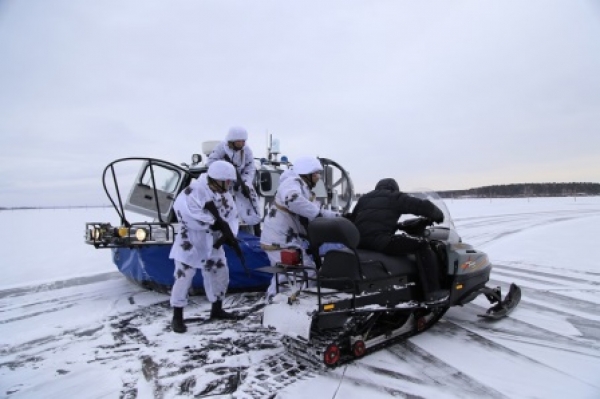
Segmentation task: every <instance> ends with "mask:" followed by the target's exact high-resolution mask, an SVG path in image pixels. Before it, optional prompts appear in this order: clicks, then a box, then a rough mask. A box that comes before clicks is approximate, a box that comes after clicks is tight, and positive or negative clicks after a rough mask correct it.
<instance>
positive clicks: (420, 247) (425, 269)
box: [382, 235, 440, 295]
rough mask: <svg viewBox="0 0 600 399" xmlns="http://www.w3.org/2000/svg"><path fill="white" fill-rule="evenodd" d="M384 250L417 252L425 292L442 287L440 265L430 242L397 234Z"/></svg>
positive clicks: (386, 251)
mask: <svg viewBox="0 0 600 399" xmlns="http://www.w3.org/2000/svg"><path fill="white" fill-rule="evenodd" d="M382 252H383V253H385V254H387V255H395V256H398V255H407V254H415V257H416V258H417V269H418V271H419V279H420V280H421V285H422V286H423V293H424V294H425V295H427V294H429V293H431V292H433V291H437V290H439V289H440V267H439V264H438V261H437V258H436V256H435V253H434V252H433V249H431V247H430V246H429V244H428V243H422V242H421V241H419V240H417V239H415V238H413V237H409V236H405V235H395V236H393V237H392V240H391V241H390V243H389V244H388V245H387V246H386V247H385V248H384V249H383V251H382Z"/></svg>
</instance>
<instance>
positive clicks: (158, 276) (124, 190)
mask: <svg viewBox="0 0 600 399" xmlns="http://www.w3.org/2000/svg"><path fill="white" fill-rule="evenodd" d="M218 143H219V142H218V141H207V142H204V143H203V144H202V153H203V154H204V156H206V157H207V156H208V155H209V154H210V152H211V151H212V149H213V148H214V147H215V145H217V144H218ZM280 153H281V152H280V150H279V141H278V140H276V139H273V138H272V137H270V138H269V144H268V147H267V157H266V158H256V159H255V164H256V165H257V172H256V176H255V180H254V188H255V189H256V192H257V194H258V195H259V197H260V204H261V207H262V209H261V210H260V211H261V213H262V214H263V215H264V211H265V209H267V207H268V206H269V204H270V202H271V201H273V199H274V195H275V192H276V190H277V187H278V186H279V176H280V175H281V173H282V172H283V171H284V170H286V169H287V168H288V167H290V166H291V163H290V162H289V161H288V159H287V157H285V156H280ZM319 159H320V161H321V163H322V164H323V167H324V174H323V179H322V182H320V184H319V185H318V186H317V187H316V188H315V193H316V195H317V198H318V199H319V201H321V202H322V203H323V204H324V205H325V206H328V207H334V208H336V209H339V210H341V211H343V212H345V211H347V210H348V209H349V208H350V206H351V204H352V201H353V199H354V188H353V185H352V181H351V180H350V176H349V174H348V172H347V171H346V170H345V169H344V168H343V167H342V166H340V165H339V164H338V163H337V162H335V161H333V160H331V159H328V158H319ZM207 169H208V168H207V166H206V164H205V163H204V162H203V157H202V155H201V154H194V155H192V162H191V164H187V163H182V164H181V165H176V164H173V163H171V162H168V161H165V160H162V159H155V158H147V157H128V158H121V159H117V160H114V161H112V162H111V163H109V164H108V165H107V166H106V167H105V168H104V171H103V174H102V185H103V188H104V191H105V193H106V195H107V197H108V199H109V201H110V203H111V204H112V206H113V208H114V209H115V211H116V214H117V216H118V218H119V221H118V222H117V223H110V222H88V223H86V225H85V242H86V244H89V245H92V246H94V247H95V248H99V249H102V248H107V249H110V250H111V251H112V260H113V262H114V263H115V265H116V266H117V268H118V270H119V271H120V272H121V273H122V274H123V275H125V277H126V278H128V279H129V280H131V281H132V282H134V283H136V284H138V285H141V286H143V287H145V288H148V289H151V290H154V291H158V292H164V293H168V292H169V291H170V289H171V287H172V285H173V282H174V277H173V271H174V268H175V264H174V262H173V260H172V259H169V252H170V250H171V246H172V245H173V240H174V237H175V234H177V229H178V223H177V219H176V217H175V214H174V212H173V203H174V201H175V198H176V197H177V194H179V193H180V192H181V191H182V190H184V189H185V188H186V187H187V186H188V185H189V184H190V182H191V181H192V179H195V178H197V177H198V176H200V175H201V174H202V173H205V172H206V170H207ZM136 170H137V174H136ZM125 195H126V197H125ZM247 227H250V226H240V231H239V233H238V235H237V237H236V238H237V245H235V246H234V247H232V246H231V245H224V249H225V255H226V257H227V262H228V266H229V272H230V283H229V290H230V292H245V291H260V290H265V289H266V287H267V286H268V285H269V282H270V278H271V276H270V275H269V274H265V273H260V272H256V269H257V268H259V267H263V266H265V265H269V259H268V257H267V255H266V253H265V252H264V251H263V250H262V249H261V248H260V242H259V238H258V237H257V236H256V235H255V233H254V231H253V230H252V229H248V228H247ZM240 255H241V256H240ZM190 293H191V294H192V295H200V294H203V293H204V285H203V280H202V273H196V275H195V277H194V280H193V282H192V288H191V291H190Z"/></svg>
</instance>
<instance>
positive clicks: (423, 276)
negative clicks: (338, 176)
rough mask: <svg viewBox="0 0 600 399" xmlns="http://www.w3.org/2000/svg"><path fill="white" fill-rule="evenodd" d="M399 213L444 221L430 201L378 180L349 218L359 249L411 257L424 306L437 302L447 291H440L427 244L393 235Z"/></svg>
mask: <svg viewBox="0 0 600 399" xmlns="http://www.w3.org/2000/svg"><path fill="white" fill-rule="evenodd" d="M403 214H413V215H417V216H423V217H426V218H429V219H431V220H433V221H434V222H436V223H441V222H443V221H444V213H443V212H442V211H441V210H440V209H439V208H438V207H437V206H435V205H434V204H433V203H432V202H431V201H429V200H423V199H420V198H416V197H412V196H410V195H408V194H405V193H403V192H401V191H400V187H399V186H398V183H396V180H394V179H391V178H387V179H382V180H380V181H379V182H378V183H377V185H376V186H375V190H373V191H370V192H369V193H367V194H365V195H363V196H361V197H360V198H359V200H358V202H357V204H356V206H355V207H354V210H353V211H352V214H351V215H350V219H351V220H352V221H353V222H354V224H355V225H356V227H357V228H358V231H359V232H360V243H359V248H364V249H370V250H373V251H378V252H383V253H385V254H388V255H405V254H411V253H412V254H415V256H416V257H417V264H418V269H419V278H420V280H421V284H422V286H423V292H424V294H425V303H428V304H433V303H437V302H441V301H443V300H444V299H445V298H446V297H447V296H448V291H447V290H441V289H440V279H439V265H438V262H437V259H436V256H435V253H434V252H433V250H432V249H431V247H430V246H429V242H428V241H427V240H425V239H422V238H417V237H412V236H410V235H406V234H395V233H396V231H397V230H398V220H399V219H400V217H401V216H402V215H403Z"/></svg>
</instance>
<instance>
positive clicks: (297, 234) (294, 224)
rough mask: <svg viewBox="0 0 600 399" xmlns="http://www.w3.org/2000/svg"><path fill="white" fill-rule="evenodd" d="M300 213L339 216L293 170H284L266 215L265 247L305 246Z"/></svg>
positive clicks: (263, 230)
mask: <svg viewBox="0 0 600 399" xmlns="http://www.w3.org/2000/svg"><path fill="white" fill-rule="evenodd" d="M300 216H302V217H305V218H307V219H308V221H311V220H313V219H315V218H317V217H337V216H340V214H339V213H338V212H334V211H330V210H326V209H323V208H322V206H321V204H320V203H319V202H318V201H317V200H316V199H315V198H314V193H313V192H312V191H311V189H310V188H309V187H308V184H306V182H305V181H304V180H302V178H301V177H300V176H298V174H296V173H295V172H294V171H293V170H286V171H285V172H283V173H282V174H281V178H280V184H279V188H278V189H277V193H276V194H275V201H274V202H273V203H272V204H271V206H270V207H269V209H268V210H267V214H266V215H265V219H264V223H263V228H262V234H261V237H260V243H261V244H262V245H263V247H264V248H267V249H277V248H306V242H307V241H306V229H305V227H304V226H303V225H302V223H301V222H300Z"/></svg>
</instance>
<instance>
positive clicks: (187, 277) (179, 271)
mask: <svg viewBox="0 0 600 399" xmlns="http://www.w3.org/2000/svg"><path fill="white" fill-rule="evenodd" d="M200 270H201V271H202V279H203V280H204V291H205V292H206V298H207V299H208V301H209V302H210V303H213V302H216V301H217V300H223V299H224V298H225V294H226V293H227V286H228V285H229V268H228V267H227V262H226V261H225V260H224V259H223V258H216V259H212V258H211V259H209V260H208V262H207V264H206V266H204V267H202V268H201V269H200ZM196 271H197V269H196V268H194V267H192V266H189V265H186V264H185V263H181V262H179V261H175V274H174V275H175V283H174V284H173V288H172V289H171V306H172V307H174V308H184V307H186V306H187V304H188V295H189V291H190V287H191V286H192V280H193V278H194V276H195V275H196Z"/></svg>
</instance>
